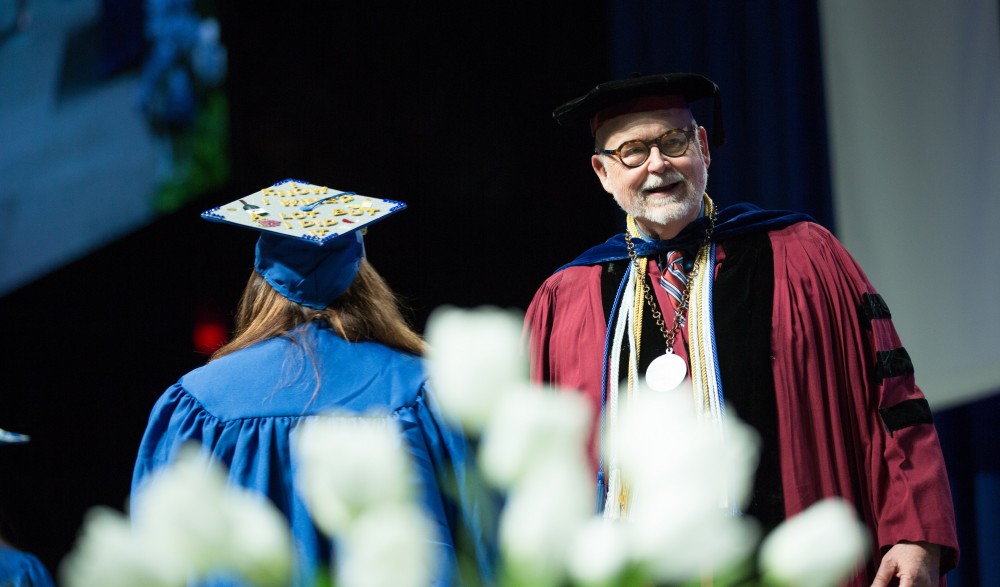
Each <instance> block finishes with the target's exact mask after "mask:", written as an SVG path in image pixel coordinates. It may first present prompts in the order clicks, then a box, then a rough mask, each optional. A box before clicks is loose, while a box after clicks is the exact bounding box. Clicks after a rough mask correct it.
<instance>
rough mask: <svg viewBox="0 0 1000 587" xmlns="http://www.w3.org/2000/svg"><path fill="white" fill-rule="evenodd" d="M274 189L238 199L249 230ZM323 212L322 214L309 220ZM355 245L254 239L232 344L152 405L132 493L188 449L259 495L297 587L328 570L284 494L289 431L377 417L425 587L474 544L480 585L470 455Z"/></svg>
mask: <svg viewBox="0 0 1000 587" xmlns="http://www.w3.org/2000/svg"><path fill="white" fill-rule="evenodd" d="M286 181H290V180H286ZM283 183H284V182H281V183H279V184H276V185H275V186H273V188H270V189H272V191H271V192H268V191H267V190H262V192H264V193H265V197H263V200H258V201H257V202H258V203H257V204H253V203H249V202H252V201H253V200H251V199H250V198H249V197H248V198H245V199H244V200H238V202H243V205H244V206H252V207H253V209H251V210H250V211H249V212H248V214H249V216H248V218H249V219H254V218H255V219H256V220H255V221H256V222H258V223H260V224H261V225H262V226H270V227H275V223H271V222H267V220H269V218H268V215H267V213H266V206H264V202H267V203H273V201H275V200H278V199H279V198H280V194H281V193H283V192H282V191H281V188H283V187H287V186H283V185H282V184H283ZM301 185H303V183H302V182H299V184H298V186H299V187H300V186H301ZM305 185H309V184H305ZM293 186H296V184H293ZM312 187H313V188H315V186H312ZM274 189H277V191H273V190H274ZM296 189H299V188H298V187H297V188H296ZM323 189H326V188H323ZM285 192H287V193H288V194H294V193H295V192H294V190H291V189H289V190H285ZM348 193H349V192H348ZM260 194H261V192H258V193H257V194H255V195H256V196H257V197H258V198H260V197H261V196H260ZM268 194H270V196H271V198H270V199H269V198H267V197H266V196H267V195H268ZM344 201H347V202H348V203H350V196H343V195H341V196H340V199H339V200H338V199H337V198H333V199H332V200H331V202H330V203H329V205H331V206H336V205H342V203H343V202H344ZM368 201H369V202H370V200H368ZM326 204H327V202H322V201H321V202H320V204H319V206H320V207H319V208H316V209H317V210H321V208H322V206H324V205H326ZM395 204H399V203H395ZM238 207H239V205H238ZM376 207H377V206H376ZM217 210H219V209H217ZM231 210H232V208H230V211H231ZM303 210H305V208H303ZM209 212H212V211H209ZM328 212H330V213H335V212H336V210H335V209H332V208H330V209H328ZM240 213H244V212H243V211H242V210H241V211H240ZM255 213H256V216H255ZM206 214H208V213H206ZM374 214H375V213H374V212H371V211H368V215H369V216H370V215H374ZM272 217H273V215H272ZM209 219H215V220H220V219H221V220H225V219H222V218H211V217H209ZM288 225H289V226H290V225H291V223H288ZM341 226H344V225H341ZM275 228H276V229H280V228H282V227H281V226H276V227H275ZM361 235H362V231H361V230H354V231H353V232H350V233H347V234H346V235H340V236H337V237H336V238H328V239H325V240H326V241H327V242H325V243H324V244H322V245H317V243H316V242H309V239H300V238H290V237H288V236H285V235H282V234H277V233H275V232H272V231H264V232H263V233H262V234H261V236H260V238H259V240H258V242H257V248H256V260H255V268H254V271H253V272H252V273H251V276H250V280H249V283H248V284H247V286H246V289H245V290H244V292H243V296H242V299H241V300H240V303H239V308H238V311H237V316H236V331H235V335H234V338H233V339H232V340H231V341H230V342H229V343H228V344H226V345H225V346H223V347H222V348H220V349H219V350H218V351H217V352H216V353H215V354H214V355H213V356H212V358H211V360H210V361H209V362H208V363H207V364H206V365H204V366H203V367H200V368H198V369H195V370H194V371H192V372H190V373H188V374H186V375H184V376H183V377H181V379H180V380H179V381H178V382H177V383H175V384H174V385H173V386H171V387H170V388H169V389H167V391H166V392H165V393H164V394H163V395H162V396H161V397H160V399H159V401H157V402H156V405H155V407H154V408H153V410H152V414H151V415H150V418H149V424H148V427H147V429H146V432H145V435H144V436H143V439H142V444H141V446H140V447H139V454H138V459H137V462H136V466H135V472H134V476H133V482H132V494H133V496H134V495H135V492H136V489H137V488H139V487H140V485H141V484H142V483H143V482H144V481H145V480H147V478H149V476H150V475H151V474H152V473H154V472H155V471H156V470H157V469H159V468H161V467H164V466H165V465H168V464H169V463H171V462H172V459H173V458H174V457H175V455H176V454H177V451H178V449H179V448H180V447H181V445H182V444H184V443H185V442H187V441H196V442H198V443H200V444H201V446H202V447H203V449H204V451H206V452H208V453H210V454H211V455H212V456H213V457H215V458H216V459H218V460H219V461H221V462H222V463H224V464H225V465H227V466H228V467H229V471H230V472H229V482H230V483H231V484H237V485H240V486H242V487H245V488H249V489H251V490H254V491H257V492H260V493H261V494H264V495H266V496H267V497H268V498H270V499H271V500H272V501H273V502H274V503H275V504H276V505H277V507H278V508H279V509H280V510H281V511H282V512H283V513H284V514H285V515H286V516H287V518H288V520H289V523H290V526H291V530H292V533H293V536H294V538H295V543H296V544H295V548H296V556H297V564H298V569H297V573H296V579H295V584H296V585H310V584H313V583H312V581H314V580H315V578H316V577H317V576H321V574H322V573H324V572H326V569H328V568H329V566H330V565H331V564H335V561H331V557H332V556H333V555H332V553H333V551H334V550H333V545H331V544H330V542H329V540H328V538H326V537H325V536H324V535H323V534H322V533H321V532H320V531H319V530H317V528H316V527H315V526H314V523H313V521H312V520H311V518H310V516H309V513H308V511H307V509H306V505H305V503H304V502H303V499H302V495H301V492H300V488H299V487H297V486H296V483H297V480H296V475H295V466H296V465H295V462H294V460H293V454H292V449H291V437H292V435H293V431H294V430H295V428H296V427H297V426H299V425H301V424H302V423H303V422H304V421H306V420H308V419H310V418H315V417H317V416H320V415H324V414H328V413H330V412H333V411H337V412H343V411H345V410H346V411H349V412H356V413H358V414H363V413H366V412H369V411H372V410H378V411H380V412H383V413H385V412H388V413H390V414H391V415H392V417H393V418H394V419H395V420H396V421H397V422H398V423H399V425H400V429H401V430H402V434H403V435H404V437H405V443H406V446H407V448H408V452H409V454H410V456H411V457H412V458H411V461H412V463H413V465H414V470H415V473H416V474H415V479H414V484H415V489H416V494H417V496H418V498H419V499H420V500H421V502H422V504H423V506H424V508H425V509H426V512H427V513H428V514H429V515H430V518H431V519H432V520H433V521H434V522H435V523H436V526H437V530H438V538H439V543H438V544H439V547H438V548H437V550H438V554H439V560H440V563H441V564H440V573H439V578H438V580H437V581H436V582H435V585H451V584H455V582H456V580H457V575H458V573H457V570H456V568H457V567H456V563H457V561H456V559H457V556H456V547H457V546H458V545H459V544H460V543H461V544H462V545H466V546H467V545H470V544H472V545H473V546H472V548H471V550H472V552H471V553H470V554H469V558H471V559H473V562H474V563H475V564H476V565H480V571H481V572H482V573H483V574H482V576H481V577H479V578H487V577H488V575H489V571H488V569H487V568H486V567H487V565H488V554H487V552H486V550H484V548H485V547H484V546H483V543H482V542H481V541H480V540H479V539H480V537H481V536H480V532H481V528H480V526H479V525H478V524H477V523H475V522H474V521H473V520H472V519H471V517H469V516H468V515H467V514H468V513H469V512H470V511H471V510H473V509H479V508H478V506H477V505H476V504H474V503H472V502H473V501H474V499H473V497H472V496H471V494H470V493H468V492H467V491H466V490H467V489H468V487H467V486H466V483H465V475H466V465H467V464H468V463H469V462H470V459H471V458H472V454H471V449H470V448H469V447H468V446H467V444H466V440H465V438H464V437H463V436H462V435H461V433H460V432H459V431H458V430H457V429H453V428H452V427H450V426H449V425H448V424H447V423H446V422H445V421H444V420H443V419H442V417H441V415H440V413H439V412H438V410H437V408H436V406H435V403H434V398H433V396H432V393H431V389H430V386H429V385H428V382H427V377H426V375H425V372H424V368H423V364H422V359H421V354H422V351H423V349H424V342H423V340H422V339H421V337H420V336H419V335H418V334H416V333H415V332H414V331H413V330H411V328H410V327H409V326H408V325H407V324H406V322H405V320H404V318H403V316H402V314H401V312H400V309H399V306H398V303H397V300H396V297H395V295H394V293H393V292H392V291H391V289H390V288H389V287H388V285H387V284H386V283H385V281H384V280H383V279H382V278H381V277H380V276H379V274H378V273H377V272H376V271H375V269H374V268H373V267H372V266H371V265H370V264H369V263H368V261H367V260H366V259H365V255H364V245H363V240H362V236H361Z"/></svg>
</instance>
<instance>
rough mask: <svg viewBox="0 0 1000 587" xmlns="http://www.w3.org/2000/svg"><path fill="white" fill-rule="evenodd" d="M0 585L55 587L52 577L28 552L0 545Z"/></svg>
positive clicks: (12, 586)
mask: <svg viewBox="0 0 1000 587" xmlns="http://www.w3.org/2000/svg"><path fill="white" fill-rule="evenodd" d="M0 585H2V586H3V587H55V583H54V582H53V581H52V575H51V574H49V571H48V569H46V568H45V566H44V565H43V564H42V563H41V561H39V560H38V557H36V556H35V555H33V554H31V553H30V552H24V551H23V550H17V549H16V548H12V547H10V546H6V545H4V544H0Z"/></svg>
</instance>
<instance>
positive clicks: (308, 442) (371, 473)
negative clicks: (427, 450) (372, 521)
mask: <svg viewBox="0 0 1000 587" xmlns="http://www.w3.org/2000/svg"><path fill="white" fill-rule="evenodd" d="M401 440H402V438H401V432H400V430H399V427H398V425H397V424H396V422H395V421H394V420H392V419H390V418H388V417H376V416H346V415H343V416H341V415H332V416H327V417H322V418H316V419H313V420H309V421H307V422H305V423H303V424H302V425H301V426H300V427H299V429H298V431H297V433H296V435H295V437H294V440H293V443H294V444H293V450H294V451H295V455H296V457H297V458H298V461H299V466H298V470H297V472H296V475H297V477H298V482H299V484H300V486H301V487H302V492H303V499H304V500H305V502H306V505H307V507H308V508H309V510H310V513H311V514H312V517H313V520H314V521H315V522H316V524H317V526H319V528H320V529H321V530H323V531H324V532H325V533H326V534H327V535H329V536H334V535H337V534H340V533H342V532H343V531H345V530H346V528H347V527H348V526H349V525H350V524H351V522H352V521H353V519H354V518H355V517H357V516H358V515H359V514H360V512H362V511H363V510H364V509H365V508H368V507H372V506H375V505H380V504H383V503H397V502H401V501H404V500H407V499H409V498H410V462H409V460H408V458H409V457H408V455H407V454H406V453H405V452H404V449H403V446H402V442H401Z"/></svg>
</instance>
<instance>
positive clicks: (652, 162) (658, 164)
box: [646, 145, 670, 173]
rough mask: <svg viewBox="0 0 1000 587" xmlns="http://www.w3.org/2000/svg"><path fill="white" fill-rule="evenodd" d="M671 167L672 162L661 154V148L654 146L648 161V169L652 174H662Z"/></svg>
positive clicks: (651, 148)
mask: <svg viewBox="0 0 1000 587" xmlns="http://www.w3.org/2000/svg"><path fill="white" fill-rule="evenodd" d="M669 166H670V161H669V160H668V159H667V157H666V155H664V154H663V153H662V152H660V148H659V147H657V146H656V145H653V146H652V147H650V149H649V159H648V160H647V161H646V169H648V170H649V171H650V172H652V173H660V172H662V171H663V170H665V169H666V168H667V167H669Z"/></svg>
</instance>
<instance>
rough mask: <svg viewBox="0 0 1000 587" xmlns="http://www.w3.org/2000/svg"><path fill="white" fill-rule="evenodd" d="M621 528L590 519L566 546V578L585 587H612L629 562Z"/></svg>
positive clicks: (593, 518)
mask: <svg viewBox="0 0 1000 587" xmlns="http://www.w3.org/2000/svg"><path fill="white" fill-rule="evenodd" d="M627 540H628V537H627V535H626V533H625V526H624V525H622V524H619V523H615V522H611V521H609V520H605V519H604V518H602V517H600V516H593V517H591V518H590V520H588V521H587V522H586V523H585V524H584V526H583V527H582V528H580V531H579V532H577V535H576V536H575V537H574V538H573V541H572V543H571V545H570V553H569V559H568V561H567V565H568V567H569V574H570V577H571V578H572V579H573V580H574V581H575V583H576V584H579V585H586V586H588V587H599V586H600V587H614V586H615V585H617V583H618V579H619V578H620V576H621V574H622V573H624V572H625V570H626V566H627V565H628V562H629V553H628V546H627V544H628V543H627Z"/></svg>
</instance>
